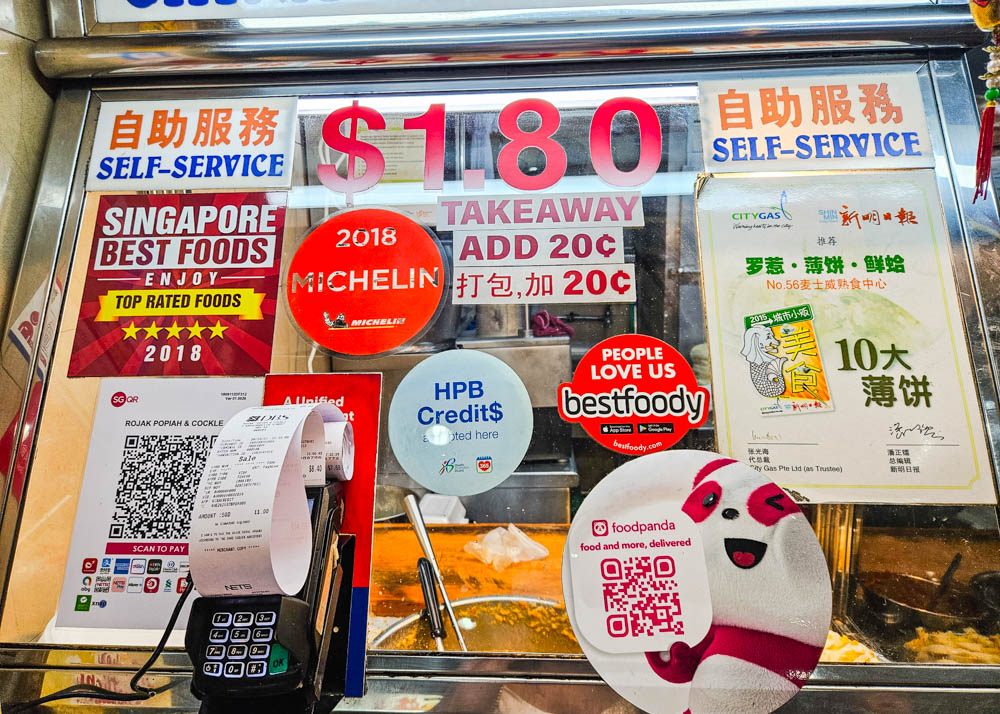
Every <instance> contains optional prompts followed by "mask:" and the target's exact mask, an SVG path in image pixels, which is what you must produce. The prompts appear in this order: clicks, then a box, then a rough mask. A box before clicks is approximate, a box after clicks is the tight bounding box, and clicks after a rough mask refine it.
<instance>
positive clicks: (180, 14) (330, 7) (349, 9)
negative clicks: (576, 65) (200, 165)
mask: <svg viewBox="0 0 1000 714" xmlns="http://www.w3.org/2000/svg"><path fill="white" fill-rule="evenodd" d="M96 2H97V19H98V21H99V22H141V21H143V20H216V19H219V20H222V19H239V18H244V17H246V18H251V17H302V16H322V15H356V14H372V12H373V9H372V3H371V2H370V0H96ZM643 2H644V3H650V2H651V0H643ZM604 4H605V3H604V0H575V1H574V2H573V3H572V5H573V6H576V7H579V6H591V5H604ZM556 5H559V3H556ZM535 7H536V4H535V3H511V2H509V0H485V1H484V2H482V3H481V4H479V5H477V6H476V9H477V10H510V9H514V8H524V9H534V8H535ZM389 9H390V8H389V7H388V6H386V7H385V8H382V9H381V12H379V11H378V10H376V13H377V14H383V13H386V12H388V10H389ZM434 10H435V11H436V12H462V11H466V10H468V5H467V4H466V3H465V2H463V1H462V0H440V1H439V2H436V3H435V4H434ZM391 11H392V12H393V13H403V12H419V13H424V12H427V5H426V3H421V2H418V1H417V0H403V1H401V2H398V3H394V4H393V5H392V6H391Z"/></svg>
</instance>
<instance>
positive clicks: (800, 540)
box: [682, 455, 830, 644]
mask: <svg viewBox="0 0 1000 714" xmlns="http://www.w3.org/2000/svg"><path fill="white" fill-rule="evenodd" d="M706 457H709V455H706ZM706 461H707V463H705V465H704V466H703V467H702V468H701V469H700V470H699V471H698V472H697V473H696V474H695V476H694V478H693V483H692V490H691V494H690V495H689V496H688V497H687V499H686V501H685V502H684V505H683V507H682V510H683V511H684V513H686V514H687V515H688V516H689V517H690V518H691V519H692V520H693V521H694V522H695V523H697V524H698V527H699V529H700V531H701V536H702V544H703V546H704V549H705V560H706V563H707V565H708V578H709V587H710V591H711V601H712V623H713V624H716V625H719V624H721V625H731V626H737V627H744V628H748V629H752V630H759V631H763V632H770V633H773V634H777V635H783V636H786V637H794V638H796V639H800V640H804V641H810V642H815V643H818V644H822V643H823V642H824V641H825V638H826V631H827V625H828V624H829V619H830V597H829V595H826V596H825V597H824V593H825V592H828V591H829V589H830V579H829V575H828V574H827V572H826V566H825V560H824V558H823V554H822V552H821V551H820V548H819V544H818V543H817V541H816V538H815V536H814V535H813V533H812V528H811V527H810V525H809V522H808V521H807V520H806V518H805V516H804V515H803V513H802V511H801V510H800V509H799V507H798V506H797V505H795V502H794V501H792V499H791V498H789V496H788V494H786V493H785V492H784V491H782V490H781V488H780V487H778V486H777V485H776V484H774V483H773V482H771V481H769V480H767V479H765V478H763V477H762V476H761V475H760V474H759V473H758V472H757V471H755V470H754V469H752V468H751V467H749V466H746V465H744V464H742V463H740V462H739V461H735V460H733V459H727V458H720V457H718V456H715V458H711V459H709V458H706ZM819 622H821V623H822V625H821V626H819V625H817V623H819Z"/></svg>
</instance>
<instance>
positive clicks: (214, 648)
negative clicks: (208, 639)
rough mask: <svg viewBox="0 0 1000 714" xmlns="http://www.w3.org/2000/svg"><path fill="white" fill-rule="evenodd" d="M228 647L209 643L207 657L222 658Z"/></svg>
mask: <svg viewBox="0 0 1000 714" xmlns="http://www.w3.org/2000/svg"><path fill="white" fill-rule="evenodd" d="M225 653H226V648H225V647H223V646H222V645H209V646H208V647H206V648H205V659H222V657H223V655H225Z"/></svg>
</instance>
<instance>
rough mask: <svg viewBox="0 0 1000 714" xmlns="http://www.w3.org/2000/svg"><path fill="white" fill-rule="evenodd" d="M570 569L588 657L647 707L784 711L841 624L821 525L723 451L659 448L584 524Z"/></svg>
mask: <svg viewBox="0 0 1000 714" xmlns="http://www.w3.org/2000/svg"><path fill="white" fill-rule="evenodd" d="M699 560H700V562H698V561H699ZM562 573H563V597H564V598H565V600H566V610H567V613H568V615H569V618H570V622H571V624H572V626H573V631H574V632H575V633H576V636H577V639H578V640H579V642H580V645H581V647H582V648H583V651H584V653H585V654H586V656H587V658H588V659H589V660H590V662H591V664H592V665H593V666H594V668H595V669H596V670H597V672H598V674H600V675H601V677H602V678H603V679H604V680H605V681H606V682H607V683H608V684H609V685H610V686H611V688H612V689H614V690H615V691H616V692H618V694H620V695H621V696H622V697H624V698H625V699H627V700H628V701H629V702H631V703H632V704H634V705H635V706H637V707H639V708H641V709H643V710H645V711H651V712H653V711H655V712H666V713H670V714H673V713H676V714H680V713H681V712H690V714H717V713H718V712H730V713H732V714H767V713H768V712H772V711H774V710H776V709H778V708H779V707H780V706H781V705H782V704H784V703H785V702H786V701H788V700H789V699H791V698H792V697H793V696H794V695H795V694H796V692H798V691H799V689H800V688H801V687H802V684H803V683H804V682H805V680H806V679H808V677H809V675H810V674H811V673H812V671H813V669H814V668H815V666H816V663H817V662H818V661H819V656H820V654H821V653H822V651H823V646H824V644H825V641H826V634H827V630H828V628H829V625H830V616H831V611H832V599H831V587H830V577H829V574H828V572H827V568H826V560H825V558H824V557H823V551H822V549H821V548H820V545H819V542H818V541H817V540H816V536H815V534H814V533H813V530H812V528H811V527H810V525H809V522H808V520H807V519H806V518H805V516H804V515H803V514H802V512H801V511H800V510H799V508H798V506H797V505H795V503H794V502H793V501H792V499H791V498H789V496H788V495H787V494H785V492H784V491H782V490H781V489H780V488H779V487H778V486H777V485H775V484H774V483H773V482H771V481H769V480H768V479H767V478H765V477H764V476H762V475H761V474H760V473H759V472H757V471H756V470H754V469H753V468H751V467H749V466H747V465H745V464H743V463H741V462H739V461H735V460H734V459H730V458H726V457H723V456H721V455H720V454H716V453H712V452H705V451H688V450H677V451H667V452H660V453H655V454H647V455H645V456H642V457H639V458H637V459H633V460H631V461H629V462H628V463H626V464H624V465H623V466H620V467H619V468H617V469H615V470H614V471H612V472H611V473H610V474H608V475H607V476H606V477H605V478H604V479H602V480H601V481H600V482H599V483H598V484H597V486H596V487H595V488H594V489H593V490H592V491H591V492H590V494H589V495H588V496H587V498H586V499H585V500H584V502H583V503H582V504H581V506H580V508H579V510H578V511H577V514H576V516H575V517H574V519H573V523H572V524H571V526H570V531H569V534H568V537H567V540H566V548H565V550H564V552H563V570H562ZM609 642H610V644H609ZM644 643H645V644H644ZM733 682H738V683H739V684H738V686H732V685H731V684H730V683H733Z"/></svg>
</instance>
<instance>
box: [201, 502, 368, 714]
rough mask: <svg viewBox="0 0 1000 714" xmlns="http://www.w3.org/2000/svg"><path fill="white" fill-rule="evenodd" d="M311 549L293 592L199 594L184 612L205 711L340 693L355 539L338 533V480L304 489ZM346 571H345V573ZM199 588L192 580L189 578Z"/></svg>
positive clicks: (324, 704) (271, 707)
mask: <svg viewBox="0 0 1000 714" xmlns="http://www.w3.org/2000/svg"><path fill="white" fill-rule="evenodd" d="M306 495H307V498H308V501H309V510H310V516H311V523H312V542H313V554H312V562H311V565H310V568H309V575H308V578H307V579H306V584H305V585H304V586H303V588H302V591H301V592H299V593H296V595H295V596H294V597H292V596H283V595H257V596H244V597H240V596H232V597H228V596H227V597H201V598H198V599H197V600H195V602H194V603H193V605H192V607H191V615H190V617H189V619H188V626H187V631H186V634H185V639H184V645H185V648H186V649H187V652H188V655H189V656H190V657H191V662H192V665H193V667H194V673H193V678H192V681H191V690H192V692H193V693H194V695H195V696H197V697H198V698H199V699H201V700H202V707H201V711H202V713H203V714H225V713H227V712H241V714H242V713H245V712H276V711H281V712H300V711H301V712H321V711H329V710H330V709H332V708H333V706H334V705H335V704H336V703H337V701H339V699H340V698H341V696H342V694H343V678H344V673H343V672H338V671H336V667H335V666H328V664H329V665H333V664H334V663H342V662H343V659H342V658H341V657H339V656H337V654H336V652H334V653H332V654H331V652H330V650H331V647H332V648H333V649H334V650H336V649H337V648H338V647H340V648H344V647H346V642H347V632H348V624H349V619H350V597H349V596H345V597H343V598H340V597H338V596H339V594H340V589H341V583H350V568H351V561H352V559H353V558H352V556H353V539H352V537H351V536H340V534H339V529H340V526H341V523H342V521H343V496H342V487H341V486H340V484H339V483H333V484H329V485H327V486H324V487H315V488H307V489H306ZM345 571H346V573H345ZM195 586H196V587H197V583H195Z"/></svg>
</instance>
